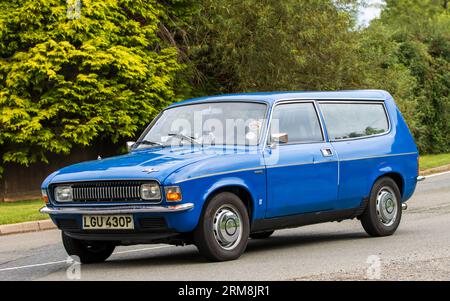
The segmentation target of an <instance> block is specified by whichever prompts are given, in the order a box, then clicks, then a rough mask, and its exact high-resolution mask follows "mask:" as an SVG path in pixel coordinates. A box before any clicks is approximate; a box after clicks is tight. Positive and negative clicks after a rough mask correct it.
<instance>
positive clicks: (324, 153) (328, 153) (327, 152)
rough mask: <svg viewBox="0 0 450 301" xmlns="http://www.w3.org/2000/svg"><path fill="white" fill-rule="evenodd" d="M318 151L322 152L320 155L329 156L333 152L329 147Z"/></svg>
mask: <svg viewBox="0 0 450 301" xmlns="http://www.w3.org/2000/svg"><path fill="white" fill-rule="evenodd" d="M320 151H321V152H322V156H324V157H331V156H333V152H332V151H331V149H330V148H323V149H321V150H320Z"/></svg>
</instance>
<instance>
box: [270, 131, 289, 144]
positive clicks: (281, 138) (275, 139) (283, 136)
mask: <svg viewBox="0 0 450 301" xmlns="http://www.w3.org/2000/svg"><path fill="white" fill-rule="evenodd" d="M270 141H271V143H270V147H275V146H276V145H277V144H280V143H288V141H289V139H288V134H287V133H276V134H272V135H270Z"/></svg>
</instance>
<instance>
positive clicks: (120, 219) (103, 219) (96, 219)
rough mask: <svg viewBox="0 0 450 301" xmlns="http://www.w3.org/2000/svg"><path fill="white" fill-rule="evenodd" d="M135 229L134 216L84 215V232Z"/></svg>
mask: <svg viewBox="0 0 450 301" xmlns="http://www.w3.org/2000/svg"><path fill="white" fill-rule="evenodd" d="M99 229H134V221H133V216H132V215H83V230H99Z"/></svg>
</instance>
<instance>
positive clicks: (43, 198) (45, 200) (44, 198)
mask: <svg viewBox="0 0 450 301" xmlns="http://www.w3.org/2000/svg"><path fill="white" fill-rule="evenodd" d="M41 193H42V200H43V201H44V203H46V204H48V195H47V190H46V189H41Z"/></svg>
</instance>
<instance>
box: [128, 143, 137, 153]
mask: <svg viewBox="0 0 450 301" xmlns="http://www.w3.org/2000/svg"><path fill="white" fill-rule="evenodd" d="M135 143H136V142H135V141H127V150H128V151H129V152H131V149H132V148H133V146H134V144H135Z"/></svg>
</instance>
